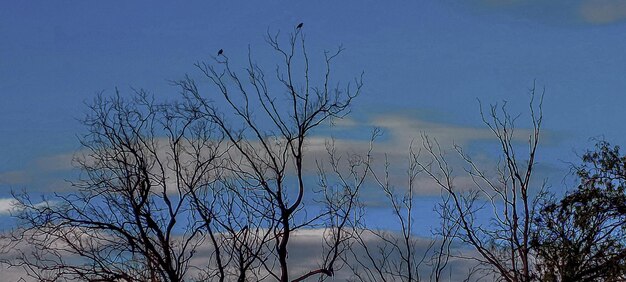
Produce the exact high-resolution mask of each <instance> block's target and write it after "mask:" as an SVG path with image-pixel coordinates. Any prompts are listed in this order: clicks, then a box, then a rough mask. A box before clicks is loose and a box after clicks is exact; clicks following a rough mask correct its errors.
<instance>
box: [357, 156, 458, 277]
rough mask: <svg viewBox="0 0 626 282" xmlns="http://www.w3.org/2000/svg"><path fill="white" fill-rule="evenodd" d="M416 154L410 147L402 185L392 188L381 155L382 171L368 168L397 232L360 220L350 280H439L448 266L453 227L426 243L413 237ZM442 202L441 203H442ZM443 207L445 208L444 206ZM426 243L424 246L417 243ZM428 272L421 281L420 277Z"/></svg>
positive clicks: (419, 170) (446, 226) (443, 227)
mask: <svg viewBox="0 0 626 282" xmlns="http://www.w3.org/2000/svg"><path fill="white" fill-rule="evenodd" d="M419 158H420V154H419V152H416V151H415V150H414V149H413V146H412V145H411V146H410V147H409V153H408V168H407V178H406V183H405V184H406V186H404V187H396V186H395V185H394V184H393V183H394V182H395V181H394V179H391V178H392V177H391V176H390V173H391V170H392V169H391V168H390V167H391V163H390V162H389V160H388V158H387V156H385V165H384V169H383V170H382V172H378V171H376V170H375V169H374V167H373V165H370V166H369V167H370V176H371V177H372V178H373V180H374V183H375V184H377V186H378V187H380V188H381V190H382V192H383V194H384V196H385V198H386V199H387V200H388V203H389V205H390V207H391V210H392V213H393V220H394V221H395V222H396V223H397V224H398V225H399V227H400V230H399V232H397V233H396V232H390V231H387V230H380V229H373V228H371V227H369V226H367V225H366V224H365V222H364V221H360V222H357V224H356V225H355V226H354V231H353V232H354V237H355V243H354V244H353V246H354V247H353V248H351V249H350V254H351V256H349V257H348V258H347V259H348V260H349V263H348V265H349V266H350V269H351V270H352V273H353V278H352V280H354V281H423V280H426V279H428V280H430V281H441V280H442V279H443V277H442V274H443V271H444V270H445V269H446V268H447V267H448V263H449V259H450V255H451V244H452V239H453V237H454V235H455V232H456V226H455V225H454V224H448V222H446V224H442V225H441V228H439V229H437V230H433V231H435V234H434V235H435V238H434V239H433V240H427V239H425V238H419V237H418V236H416V235H415V233H416V232H417V231H418V230H417V229H418V228H424V226H422V225H417V226H416V222H415V220H414V216H415V210H414V205H415V197H416V195H415V193H416V192H417V191H416V190H417V189H419V185H418V184H419V183H418V182H419V179H418V176H419V175H420V174H421V173H422V172H423V169H422V168H420V166H419ZM444 202H445V200H444ZM444 207H446V206H445V205H444ZM424 243H426V246H420V244H424ZM424 273H429V274H430V275H429V277H427V278H426V279H425V277H422V274H424Z"/></svg>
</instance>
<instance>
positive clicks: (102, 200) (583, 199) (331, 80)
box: [2, 24, 626, 282]
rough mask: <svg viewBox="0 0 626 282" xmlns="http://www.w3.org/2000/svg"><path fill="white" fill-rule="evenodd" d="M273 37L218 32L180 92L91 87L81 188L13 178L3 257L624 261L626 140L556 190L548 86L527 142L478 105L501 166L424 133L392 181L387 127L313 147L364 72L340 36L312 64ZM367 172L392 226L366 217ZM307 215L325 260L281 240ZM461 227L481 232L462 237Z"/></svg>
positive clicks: (398, 264) (299, 45)
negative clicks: (382, 145) (57, 190)
mask: <svg viewBox="0 0 626 282" xmlns="http://www.w3.org/2000/svg"><path fill="white" fill-rule="evenodd" d="M266 39H267V43H268V45H269V47H270V49H271V50H272V51H274V53H275V55H276V62H277V66H271V68H270V70H268V69H267V68H264V67H263V66H260V65H258V64H257V63H256V62H255V61H254V59H253V56H252V55H251V51H250V53H249V54H248V56H247V60H246V64H245V66H244V67H243V69H238V68H237V67H235V66H233V63H232V62H231V60H230V59H229V54H228V52H225V51H224V50H220V51H219V52H218V54H217V56H216V57H214V58H213V62H211V63H204V62H202V63H197V64H196V65H195V66H196V67H197V69H198V71H199V73H200V74H201V75H203V78H202V79H203V82H202V83H199V82H197V81H196V80H194V79H192V78H191V77H190V76H186V77H185V78H183V79H180V80H176V81H173V83H172V84H173V86H174V87H176V88H177V89H178V90H179V92H180V99H175V100H174V101H166V102H157V101H155V100H154V99H153V98H152V97H151V95H149V94H148V93H147V92H146V91H144V90H138V91H136V92H135V93H134V95H133V98H131V99H128V98H123V95H122V94H120V93H119V92H117V93H116V95H114V96H112V97H106V96H103V95H99V96H98V97H97V98H96V99H95V100H94V101H93V103H92V104H91V105H90V108H89V114H88V115H87V116H86V118H85V119H84V120H83V123H84V125H85V127H86V128H87V130H86V134H84V135H83V136H82V137H81V139H80V141H81V144H82V151H81V152H80V153H79V154H77V155H76V158H75V164H76V166H77V167H78V168H79V169H80V171H81V175H80V177H79V178H78V179H77V180H76V181H74V182H73V183H72V184H73V186H74V187H75V190H74V191H71V192H69V193H63V194H56V195H54V196H50V197H46V198H44V199H43V201H41V200H39V199H36V200H35V199H33V198H32V197H31V196H30V195H29V194H16V195H15V198H16V200H17V201H18V205H17V209H16V211H18V212H17V213H16V214H15V216H16V218H17V219H18V220H19V222H20V225H19V226H17V227H16V228H15V229H14V230H13V231H12V232H10V233H8V234H6V235H5V236H4V238H3V241H2V242H3V244H4V245H3V251H5V252H7V253H9V254H10V257H9V258H8V259H4V260H3V262H4V263H5V264H8V265H10V266H13V267H21V268H23V269H24V270H25V271H26V272H27V273H28V275H29V276H30V277H31V278H34V279H35V280H38V281H70V280H71V281H129V282H130V281H163V282H165V281H170V282H178V281H190V280H198V281H259V280H275V281H303V280H305V279H318V280H325V279H329V278H330V277H334V276H336V275H337V273H338V272H339V271H341V270H343V271H344V273H348V274H347V275H346V276H345V277H349V279H351V280H353V281H424V280H430V281H445V280H448V279H450V278H449V277H446V273H450V272H451V271H452V270H451V262H452V261H453V260H460V259H461V260H466V261H469V262H470V263H469V264H467V265H471V268H470V269H468V270H467V277H466V280H479V279H492V280H497V281H524V282H526V281H623V280H624V279H626V267H625V265H626V242H625V241H624V240H625V238H626V234H625V231H626V229H625V228H626V204H625V203H626V194H625V192H626V156H622V155H621V154H620V152H619V147H617V146H615V147H611V146H610V145H609V144H608V143H607V142H604V141H602V142H599V143H598V144H597V145H596V148H595V150H592V151H588V152H586V153H585V154H584V155H583V157H582V165H580V166H577V167H575V171H576V176H577V177H578V178H579V180H580V184H579V185H578V187H576V189H574V190H572V191H569V192H568V193H566V194H565V195H563V196H562V197H559V195H551V194H549V193H547V191H546V189H545V184H544V182H543V181H542V180H541V179H536V177H535V176H534V171H535V165H536V158H537V152H538V150H537V149H538V147H539V144H540V143H539V140H540V137H541V130H542V121H543V106H542V101H543V92H542V93H535V92H536V90H535V88H534V87H533V89H531V95H530V97H531V98H530V107H529V108H530V110H529V112H530V118H529V128H530V130H528V131H525V132H526V133H527V135H525V136H524V137H523V140H526V141H527V143H524V144H523V145H520V142H519V140H520V137H519V135H517V134H519V133H517V132H516V131H515V129H516V125H515V121H516V117H515V116H512V115H511V114H510V113H509V111H508V110H507V108H506V105H504V106H502V107H498V106H497V105H493V106H491V107H489V108H488V111H487V112H483V111H482V108H481V116H482V117H483V121H484V124H485V125H486V127H487V128H488V129H489V130H490V131H491V133H492V134H493V136H494V137H495V138H494V140H495V141H497V143H496V145H497V149H498V152H499V153H500V154H499V155H500V159H499V162H498V164H497V165H496V166H495V168H494V169H491V170H490V169H485V168H484V167H482V165H481V164H479V163H478V162H477V161H475V160H473V159H472V157H471V156H470V155H469V154H467V153H466V152H465V151H464V149H463V148H462V147H460V146H455V147H454V148H453V150H454V152H455V153H456V156H457V157H458V158H459V160H460V162H453V161H451V157H450V156H449V155H447V154H446V151H445V149H444V148H441V146H440V144H439V142H438V140H435V139H433V138H430V137H429V136H427V135H425V134H424V135H422V143H421V146H419V147H420V148H415V147H414V146H410V150H409V153H408V160H409V162H408V167H407V169H406V172H407V174H406V177H407V178H406V181H405V182H404V183H406V185H405V186H404V187H397V186H395V185H394V184H392V183H395V182H397V181H396V180H393V179H391V178H392V177H394V176H393V175H394V174H393V173H392V172H391V171H390V164H389V161H388V160H387V159H385V162H384V163H380V160H379V159H375V158H374V154H373V153H372V152H373V146H374V145H375V142H374V141H375V139H376V137H377V136H378V135H379V131H378V130H374V133H373V134H372V138H371V139H370V140H368V141H369V142H368V145H369V146H368V148H367V149H366V150H365V151H363V152H358V153H349V154H347V155H342V154H340V153H338V152H337V150H336V148H335V146H334V143H333V142H332V140H325V143H324V148H325V153H326V154H325V156H320V155H314V154H313V153H311V152H310V151H309V146H310V145H311V143H312V142H313V141H319V140H315V139H314V138H313V137H312V136H313V135H312V134H313V133H314V132H315V129H316V128H318V127H320V126H321V125H323V124H325V123H327V122H329V121H332V120H333V119H336V118H342V117H344V116H345V115H347V114H348V113H349V111H350V106H351V105H352V102H353V99H355V98H356V97H357V96H358V95H359V94H360V93H361V90H362V88H363V82H362V79H361V76H357V78H356V79H354V81H353V82H351V83H348V84H343V85H342V84H340V83H339V79H338V78H335V77H334V73H333V72H332V70H333V63H334V62H335V60H336V59H337V58H338V56H339V55H340V54H341V53H342V51H343V49H342V48H341V47H340V48H338V49H337V50H336V51H334V52H324V53H323V55H322V56H320V57H319V58H320V61H319V62H320V63H319V64H315V63H314V61H316V60H314V59H313V57H312V56H311V55H310V54H309V52H308V51H307V49H306V42H305V37H304V35H303V33H302V24H300V25H298V26H297V27H296V28H295V29H294V30H293V31H292V33H291V34H289V35H288V36H287V37H286V39H285V38H282V37H280V36H278V35H270V34H268V36H267V38H266ZM282 40H285V42H283V41H282ZM314 70H316V71H314ZM204 82H206V83H208V84H209V85H210V89H204V85H206V84H205V83H204ZM318 145H319V144H318ZM311 164H314V165H313V166H312V165H311ZM381 165H382V167H383V168H382V169H380V167H381ZM311 167H313V168H314V169H316V171H311ZM456 167H460V168H462V169H461V170H456V171H463V173H462V174H458V173H455V168H456ZM460 176H463V177H466V178H467V179H470V180H471V184H470V185H465V186H471V187H465V186H459V185H458V182H456V181H455V180H456V179H457V178H458V177H460ZM315 177H317V180H318V181H312V180H311V179H313V178H315ZM425 179H427V180H429V181H431V182H433V183H435V185H436V186H437V187H438V188H439V189H440V191H441V202H440V203H439V205H438V208H437V211H438V213H439V215H440V220H441V224H440V226H439V228H437V229H436V230H434V235H435V236H434V238H433V239H432V240H431V241H429V242H428V243H427V244H426V246H427V247H426V248H425V250H424V249H423V248H421V247H420V245H419V244H420V240H421V238H419V237H417V236H416V235H415V233H416V231H417V230H418V229H420V228H424V227H423V226H420V225H418V224H417V223H416V222H415V207H414V204H415V201H414V200H415V198H416V195H415V191H416V189H419V184H420V183H419V182H420V181H424V180H425ZM366 185H370V186H375V187H376V188H377V189H378V191H380V193H381V195H383V196H384V199H385V200H386V201H387V204H388V206H389V207H390V209H391V211H392V217H391V219H390V220H393V221H394V222H395V223H396V224H397V225H398V226H399V227H400V229H399V231H398V232H389V231H385V230H378V229H375V228H373V227H370V226H369V225H368V224H367V222H365V220H364V219H365V218H366V213H367V206H366V205H365V204H364V202H363V199H362V197H361V190H362V188H363V187H364V186H366ZM485 215H486V216H485ZM485 217H486V219H487V220H485ZM303 230H322V232H321V234H322V235H321V240H322V244H321V246H322V247H321V248H320V249H319V256H318V257H319V260H318V261H316V262H315V264H314V265H315V266H310V265H311V263H308V264H306V267H307V268H305V269H303V268H302V267H301V265H299V264H304V263H301V262H298V261H295V260H293V258H292V259H290V258H289V252H290V251H291V250H293V247H292V243H291V242H292V240H293V238H294V236H296V235H297V234H298V232H300V231H303ZM461 243H462V244H465V245H467V246H470V247H471V250H469V251H468V250H464V251H458V250H455V248H454V245H455V244H461ZM200 253H202V255H199V254H200Z"/></svg>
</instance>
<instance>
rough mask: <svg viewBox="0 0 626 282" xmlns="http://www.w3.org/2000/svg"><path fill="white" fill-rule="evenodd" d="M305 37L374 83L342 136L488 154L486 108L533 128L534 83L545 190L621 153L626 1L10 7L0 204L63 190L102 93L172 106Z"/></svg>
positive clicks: (1, 105) (0, 130)
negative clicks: (580, 159)
mask: <svg viewBox="0 0 626 282" xmlns="http://www.w3.org/2000/svg"><path fill="white" fill-rule="evenodd" d="M546 2H549V3H546ZM299 22H304V25H305V26H304V31H305V33H306V35H307V40H308V42H309V46H308V49H309V50H311V51H312V52H316V51H317V52H321V50H324V49H333V48H335V47H336V46H337V45H339V44H342V45H343V46H344V47H345V48H346V52H345V53H344V54H343V56H342V57H341V59H340V60H339V61H338V63H337V67H336V71H337V76H338V77H345V80H348V79H350V78H351V77H353V76H355V75H358V74H359V73H360V72H361V71H364V72H365V76H364V82H365V88H364V92H363V94H362V95H361V96H360V97H359V98H358V100H357V101H356V102H355V104H354V107H353V113H352V115H351V120H350V123H351V124H352V127H350V128H352V129H354V131H345V132H356V131H357V129H358V132H367V130H368V128H371V127H372V126H379V127H382V128H383V129H384V130H385V131H386V137H385V138H388V139H389V140H391V141H394V140H395V141H397V142H400V141H407V140H410V136H408V135H407V136H405V135H406V134H404V133H407V132H408V133H411V132H413V133H414V136H416V137H417V136H419V133H420V131H426V132H429V131H430V132H439V133H440V134H439V135H438V136H439V137H440V138H448V139H449V140H455V142H460V143H465V144H466V145H467V146H471V147H475V148H481V147H484V146H485V145H486V144H487V145H488V144H489V143H488V142H487V141H486V138H484V137H483V135H482V134H483V132H482V131H481V130H483V129H481V122H480V117H479V115H478V103H477V102H476V99H477V98H478V99H480V100H482V101H483V102H484V103H493V102H501V101H503V100H507V101H509V103H510V109H511V111H512V112H515V113H526V112H527V100H528V99H527V98H528V95H527V94H528V89H529V88H530V87H531V86H532V84H533V81H534V80H536V83H537V85H538V86H539V87H544V86H545V88H546V96H545V103H544V110H545V131H544V132H545V135H544V136H545V139H544V140H546V142H544V144H543V148H542V149H540V154H541V156H540V159H539V161H540V162H541V164H542V165H543V166H544V167H545V169H544V173H543V174H542V175H545V176H547V177H550V178H551V179H556V180H560V179H561V178H562V177H563V176H564V173H565V172H566V165H565V164H564V163H563V162H564V161H565V162H568V161H569V162H575V161H576V155H575V154H574V152H581V151H582V150H584V149H586V148H590V146H591V145H592V144H593V142H591V141H589V138H591V137H598V136H604V138H606V140H608V141H609V142H611V143H614V144H624V143H625V142H626V131H625V130H624V129H625V126H624V123H623V114H622V112H623V106H624V105H625V104H626V95H623V94H624V90H625V89H626V79H624V74H625V73H626V54H625V53H624V50H625V49H626V36H624V32H625V31H626V4H624V2H623V1H608V0H555V1H539V0H527V1H521V0H468V1H452V0H445V1H411V2H409V1H405V2H396V3H392V2H388V1H308V2H305V1H263V2H261V1H254V2H253V1H249V2H243V1H219V2H218V1H187V2H184V4H182V3H166V2H158V1H157V2H147V1H144V2H141V1H136V2H132V3H128V2H124V1H117V2H115V1H106V2H102V1H100V2H96V1H54V2H52V1H40V2H22V1H19V2H17V1H15V2H7V3H4V4H3V8H2V9H1V10H0V38H1V40H0V136H1V137H2V138H0V198H6V197H8V195H9V192H10V190H11V189H18V190H19V189H26V190H32V191H43V192H46V193H47V192H55V191H63V190H64V189H67V184H66V183H65V182H64V179H67V178H70V179H71V177H72V175H71V174H70V173H69V167H68V160H69V159H70V157H71V155H72V154H73V152H75V151H76V150H78V149H80V147H79V144H78V142H77V137H76V136H77V135H79V134H80V133H81V132H83V130H84V128H83V127H82V126H81V125H80V123H79V122H78V119H80V118H81V117H82V116H83V115H84V113H85V111H86V107H85V105H84V103H85V102H88V101H90V100H91V99H92V98H93V97H94V96H95V94H96V93H99V92H102V91H104V93H108V94H112V93H113V91H114V89H115V87H118V88H119V89H120V90H121V91H122V93H125V94H130V93H131V90H130V88H131V87H135V88H145V89H147V90H149V91H150V92H152V93H153V94H155V95H156V96H157V97H160V98H166V99H173V98H175V97H176V95H177V90H176V89H175V88H173V87H171V86H170V85H169V82H168V80H170V79H177V78H181V77H182V76H183V75H184V74H185V73H191V74H192V75H195V74H194V73H195V70H194V68H193V66H192V65H193V63H194V62H196V61H199V60H208V59H209V58H210V56H211V55H214V54H215V53H216V51H217V50H219V49H224V50H225V52H227V54H229V56H230V57H233V58H236V57H238V56H240V58H243V57H241V56H243V55H245V54H246V52H247V48H248V46H249V45H250V46H251V48H252V49H253V50H255V54H257V59H258V60H259V61H261V62H264V61H270V58H269V57H268V56H267V54H268V52H267V51H268V50H267V48H266V45H265V43H264V38H263V36H264V35H265V32H266V31H267V30H268V29H269V30H271V31H277V30H283V31H285V32H286V31H288V30H291V29H292V28H293V26H294V25H296V24H297V23H299ZM257 50H258V51H257ZM522 120H523V119H522ZM355 125H356V126H355ZM522 126H523V124H522ZM364 130H365V131H364ZM325 133H326V132H325V131H320V133H319V134H320V135H323V134H325ZM400 133H403V134H404V135H403V134H400ZM409 135H411V134H409ZM355 136H356V135H355ZM355 136H349V134H348V136H346V134H345V133H344V135H343V136H342V138H346V139H347V140H349V139H350V138H355V139H356V137H355ZM361 137H362V136H361ZM386 140H387V139H386ZM389 140H387V141H389ZM391 141H390V142H391ZM389 144H399V143H385V142H383V143H382V147H384V146H385V145H389ZM406 146H408V144H407V145H406ZM487 151H488V150H487ZM555 183H556V184H559V181H556V182H555Z"/></svg>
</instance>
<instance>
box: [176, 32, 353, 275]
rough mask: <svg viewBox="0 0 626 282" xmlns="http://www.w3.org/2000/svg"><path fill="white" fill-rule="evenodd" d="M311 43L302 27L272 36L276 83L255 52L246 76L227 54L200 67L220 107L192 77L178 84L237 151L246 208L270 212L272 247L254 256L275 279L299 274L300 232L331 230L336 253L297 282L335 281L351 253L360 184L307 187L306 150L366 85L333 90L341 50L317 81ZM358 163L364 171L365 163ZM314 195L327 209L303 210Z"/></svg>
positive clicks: (330, 55) (232, 168) (234, 173)
mask: <svg viewBox="0 0 626 282" xmlns="http://www.w3.org/2000/svg"><path fill="white" fill-rule="evenodd" d="M304 39H305V38H304V35H303V34H302V29H299V28H296V29H295V30H294V33H292V34H291V35H290V36H289V38H288V42H287V44H285V45H282V44H281V42H280V41H279V36H278V35H270V34H268V36H267V43H268V44H269V46H271V48H272V49H273V50H274V51H275V52H276V54H277V55H278V57H279V59H280V64H278V65H277V66H276V67H275V74H274V77H275V82H276V84H273V83H271V80H270V79H269V78H268V77H267V76H266V72H265V71H264V70H263V69H262V68H261V67H260V66H259V65H257V64H256V63H255V62H254V61H253V59H252V56H251V54H250V53H249V55H248V65H247V67H246V68H245V72H244V74H243V75H241V74H239V73H238V72H237V71H235V70H234V69H233V67H232V66H231V63H230V60H229V58H228V56H227V55H226V52H221V53H220V54H218V57H216V58H215V64H206V63H198V64H197V67H198V69H200V70H201V71H202V73H203V74H204V75H205V76H206V78H208V79H209V81H210V82H211V83H212V84H213V85H214V86H215V88H216V89H217V90H218V92H219V93H221V94H222V95H221V96H222V98H223V99H222V102H221V104H219V106H218V104H216V103H214V102H212V101H211V100H210V98H208V97H205V96H203V95H202V94H201V91H200V90H199V88H198V86H197V84H196V83H195V81H194V80H192V79H191V78H186V79H183V80H180V81H177V82H176V84H177V85H178V86H180V87H181V89H182V92H183V94H184V96H185V97H186V100H187V101H188V105H190V107H191V109H190V111H191V112H196V111H197V112H201V113H202V114H203V115H204V116H205V117H207V118H208V119H209V120H210V121H211V122H212V123H213V124H215V125H216V126H217V127H218V128H219V129H220V131H221V133H222V134H223V135H224V136H225V138H226V140H227V141H228V142H229V144H230V146H232V150H230V151H229V154H230V155H229V158H228V159H229V164H228V171H229V173H230V174H231V178H233V179H237V181H236V182H233V184H235V185H236V187H238V188H237V189H238V190H239V191H246V192H245V193H246V194H244V195H245V196H246V198H245V199H246V201H247V203H246V204H249V203H254V204H255V205H258V206H262V207H264V210H262V211H260V214H259V215H258V216H260V218H263V219H264V220H265V222H266V223H265V224H264V225H263V226H264V227H265V228H267V230H269V231H271V234H270V236H269V238H271V240H272V244H271V247H269V248H267V250H266V251H264V252H257V253H255V255H254V256H255V258H256V260H257V261H259V262H260V263H261V264H262V266H263V268H264V269H265V270H266V271H267V274H268V275H269V277H272V278H274V279H276V280H279V281H289V279H290V278H289V277H290V275H291V274H293V273H290V268H289V264H288V250H289V240H290V238H291V236H292V234H293V233H294V231H296V230H298V229H302V228H311V227H319V226H325V227H327V228H330V229H329V231H328V232H329V233H327V234H328V236H329V237H328V239H331V240H330V241H327V242H329V248H327V249H326V251H327V254H326V255H325V256H324V257H325V259H324V261H323V262H322V264H321V265H320V267H319V268H317V269H313V270H311V271H309V272H307V273H302V274H297V275H296V277H297V278H295V279H293V281H300V280H303V279H305V278H307V277H310V276H312V275H318V274H321V275H323V276H333V275H334V271H335V269H334V265H335V263H336V262H337V261H338V260H337V257H338V256H340V255H341V254H343V248H345V247H346V244H344V243H345V237H344V236H345V235H343V234H344V232H343V231H342V228H343V227H342V226H343V225H344V224H345V222H346V219H347V217H348V216H349V215H350V214H351V209H352V208H353V202H354V200H355V199H356V194H357V190H358V185H359V184H358V183H357V184H356V186H349V185H345V186H342V187H341V188H342V189H341V191H335V192H333V193H329V190H328V186H327V185H326V184H324V185H322V186H324V187H321V188H324V189H313V188H315V187H311V188H307V186H309V183H308V182H307V181H306V179H305V178H306V177H307V173H310V172H307V171H306V168H305V164H306V161H307V160H313V159H314V156H307V150H306V146H307V141H308V140H309V137H310V135H311V133H312V130H313V129H314V128H316V127H318V126H319V125H320V124H322V123H323V122H326V121H329V120H330V119H331V118H338V117H343V116H344V115H345V114H347V113H348V110H349V105H350V103H351V102H352V99H353V98H354V97H356V96H357V95H358V94H359V93H360V91H361V87H362V85H363V84H362V82H361V79H360V78H358V79H356V80H355V84H354V85H352V86H351V85H350V84H348V85H347V86H346V87H343V88H342V87H340V86H333V85H335V83H336V82H335V81H334V80H333V79H332V75H331V63H332V62H333V61H334V59H335V58H336V57H337V56H338V55H339V54H340V53H341V52H342V51H343V48H341V47H340V48H338V50H337V51H335V52H325V53H324V69H323V71H322V72H321V73H320V79H318V80H316V79H313V77H314V73H313V72H312V71H310V63H309V54H308V53H307V50H306V48H305V40H304ZM283 94H284V96H283ZM220 107H221V108H220ZM238 125H241V126H238ZM352 165H353V166H359V165H360V162H355V163H352ZM357 178H359V177H357ZM314 191H318V192H320V193H316V194H318V195H321V196H322V198H323V199H326V200H324V202H325V203H326V206H327V208H326V209H325V210H323V211H320V212H319V213H315V214H313V215H309V214H308V213H307V210H306V209H304V206H305V205H306V199H305V194H307V193H312V192H314ZM240 193H242V194H243V193H244V192H240ZM333 195H334V196H333ZM313 198H314V197H312V199H313ZM265 238H268V237H265ZM275 264H277V265H278V266H275Z"/></svg>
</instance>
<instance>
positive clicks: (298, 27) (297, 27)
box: [296, 23, 304, 29]
mask: <svg viewBox="0 0 626 282" xmlns="http://www.w3.org/2000/svg"><path fill="white" fill-rule="evenodd" d="M303 25H304V23H300V24H298V26H296V29H301V28H302V26H303Z"/></svg>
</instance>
